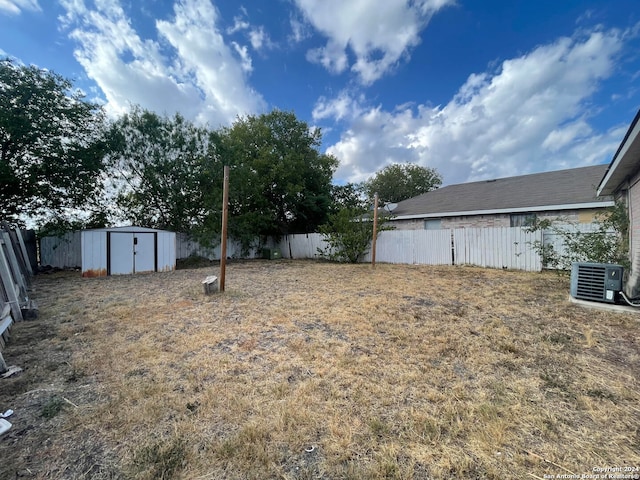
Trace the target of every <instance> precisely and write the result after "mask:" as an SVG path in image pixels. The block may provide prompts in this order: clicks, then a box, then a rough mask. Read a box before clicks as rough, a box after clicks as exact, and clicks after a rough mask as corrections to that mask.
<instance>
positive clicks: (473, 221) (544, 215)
mask: <svg viewBox="0 0 640 480" xmlns="http://www.w3.org/2000/svg"><path fill="white" fill-rule="evenodd" d="M600 211H602V209H601V208H600V209H597V208H591V209H582V210H556V211H550V212H536V215H537V216H538V218H539V219H541V220H542V219H550V220H561V221H562V222H563V223H592V222H593V221H594V220H595V219H596V216H597V214H598V212H600ZM638 212H639V213H640V206H639V207H638ZM424 220H425V219H422V218H417V219H410V220H393V221H392V222H391V225H393V226H394V227H396V229H397V230H423V229H424ZM510 226H511V215H509V214H508V213H500V214H494V215H466V216H458V217H443V218H442V228H494V227H510ZM639 235H640V233H639Z"/></svg>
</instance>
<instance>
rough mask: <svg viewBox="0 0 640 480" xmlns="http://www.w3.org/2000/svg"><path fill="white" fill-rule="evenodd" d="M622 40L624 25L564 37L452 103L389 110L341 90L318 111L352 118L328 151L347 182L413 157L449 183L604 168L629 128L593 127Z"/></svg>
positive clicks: (467, 88)
mask: <svg viewBox="0 0 640 480" xmlns="http://www.w3.org/2000/svg"><path fill="white" fill-rule="evenodd" d="M623 38H624V32H620V31H617V30H610V31H592V32H590V33H588V34H586V35H583V36H579V37H576V38H572V39H570V38H561V39H559V40H558V41H556V42H554V43H552V44H549V45H543V46H540V47H538V48H536V49H534V50H533V51H531V52H529V53H528V54H525V55H523V56H521V57H518V58H514V59H510V60H506V61H504V62H503V63H502V65H501V66H500V68H499V70H498V71H495V72H485V73H480V74H473V75H470V76H469V78H468V79H467V81H466V82H465V84H464V85H462V86H461V87H460V88H459V90H458V93H457V94H456V95H455V97H454V98H453V99H452V100H451V101H449V102H448V103H447V104H446V105H444V106H436V107H431V106H426V105H418V106H416V107H412V106H411V105H403V106H399V107H397V108H396V109H395V110H394V111H392V112H388V111H384V110H382V109H381V108H380V107H371V106H366V105H365V102H364V100H363V99H362V98H360V99H354V98H351V97H350V96H349V95H348V94H345V93H343V94H341V95H340V96H338V97H337V98H336V99H334V100H327V99H325V98H321V99H320V100H319V101H318V103H317V105H316V109H315V110H314V115H315V117H316V119H327V118H335V119H346V120H347V121H348V122H349V128H348V129H347V130H346V131H345V132H344V133H343V134H342V136H341V138H340V140H339V141H338V142H337V143H336V144H335V145H332V146H330V147H329V148H328V152H329V153H332V154H334V155H336V157H337V158H338V159H339V160H341V166H340V168H339V170H338V172H337V177H338V178H340V179H343V180H350V181H360V180H364V179H366V178H367V177H369V176H370V175H372V174H373V173H374V172H375V171H376V170H378V169H380V168H382V167H384V166H385V165H386V164H388V163H395V162H407V161H410V162H415V163H419V164H421V165H425V166H430V167H435V168H436V169H437V170H438V171H439V172H440V173H442V174H443V176H444V181H445V183H447V184H450V183H459V182H464V181H470V180H479V179H487V178H497V177H504V176H511V175H518V174H525V173H530V172H534V171H546V170H557V169H561V168H572V167H577V166H581V165H591V164H598V163H602V162H605V161H607V160H609V159H610V157H611V155H612V154H613V153H614V152H615V149H616V147H617V145H618V143H619V141H620V138H621V133H620V129H613V130H611V131H608V132H605V133H601V134H597V133H594V131H593V129H592V128H591V127H590V125H589V123H588V120H589V116H590V114H591V112H590V111H589V106H588V99H589V97H590V96H591V95H592V94H594V93H595V92H596V90H597V89H598V85H599V82H601V81H602V80H603V79H605V78H607V77H609V76H611V75H612V74H613V71H614V68H615V62H616V58H617V54H618V53H619V52H620V50H621V48H622V46H623Z"/></svg>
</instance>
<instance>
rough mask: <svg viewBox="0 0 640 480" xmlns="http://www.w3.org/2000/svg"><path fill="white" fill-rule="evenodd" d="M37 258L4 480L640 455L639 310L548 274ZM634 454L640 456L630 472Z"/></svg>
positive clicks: (545, 468) (522, 471) (341, 471)
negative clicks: (169, 266)
mask: <svg viewBox="0 0 640 480" xmlns="http://www.w3.org/2000/svg"><path fill="white" fill-rule="evenodd" d="M211 273H215V272H213V270H212V269H210V268H209V269H193V270H179V271H175V272H171V273H159V274H151V275H140V276H131V277H109V278H99V279H83V278H80V276H79V274H77V273H73V274H70V273H61V274H54V275H50V276H42V277H39V278H37V281H36V282H35V285H36V292H35V295H34V296H35V297H36V298H37V299H38V300H39V303H40V312H41V314H40V318H39V319H38V320H36V321H29V322H24V323H21V324H17V325H16V326H15V328H14V330H13V339H12V342H11V343H10V345H9V346H8V348H7V350H6V351H5V358H6V360H7V362H8V363H10V364H18V365H20V366H22V367H23V368H24V369H25V371H24V372H23V373H22V374H21V375H18V376H14V377H11V378H9V379H6V380H0V410H3V409H7V408H13V409H14V410H15V411H16V413H15V414H14V416H13V417H11V421H12V422H13V423H14V427H13V428H12V429H11V430H10V431H9V432H8V433H6V434H5V435H3V436H2V437H0V478H15V477H16V475H18V476H22V477H25V478H48V479H51V478H53V479H68V478H71V479H73V478H96V479H112V478H113V479H116V478H140V479H156V478H164V479H169V478H178V479H218V478H230V479H264V478H279V479H381V478H393V479H411V478H415V479H432V478H433V479H446V478H479V479H480V478H483V479H484V478H487V479H504V478H525V477H528V478H542V477H543V476H544V475H545V474H547V475H550V474H555V475H557V474H562V473H568V472H573V473H575V474H578V475H582V474H588V473H592V469H593V468H594V467H617V466H629V467H638V466H640V449H639V445H640V433H639V432H640V430H639V425H640V423H639V422H638V418H639V416H640V394H639V391H640V378H639V375H640V346H639V343H638V328H639V326H640V324H639V322H638V319H637V317H636V316H635V315H630V314H618V313H607V312H600V311H594V310H585V309H582V308H580V307H578V306H576V305H573V304H570V303H569V302H568V301H567V292H568V280H567V279H566V278H559V277H557V276H555V275H554V274H527V273H522V272H511V271H497V270H483V269H478V268H466V267H465V268H461V267H423V266H400V265H378V266H377V268H376V269H375V270H372V269H371V268H370V266H368V265H357V266H353V265H335V264H329V263H315V262H298V261H276V262H268V261H255V262H246V263H232V264H231V265H229V266H228V268H227V274H228V277H227V292H226V293H225V294H222V295H213V296H209V297H205V296H204V295H203V294H202V286H201V284H200V282H201V280H203V279H204V277H205V276H206V275H207V274H211ZM637 473H640V472H637Z"/></svg>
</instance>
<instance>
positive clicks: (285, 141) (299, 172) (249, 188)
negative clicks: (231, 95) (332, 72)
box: [206, 110, 338, 246]
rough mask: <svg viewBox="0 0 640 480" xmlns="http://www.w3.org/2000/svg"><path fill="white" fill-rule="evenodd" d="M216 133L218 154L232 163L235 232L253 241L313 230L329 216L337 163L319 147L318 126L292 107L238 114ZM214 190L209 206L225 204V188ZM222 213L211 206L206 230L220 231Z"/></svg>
mask: <svg viewBox="0 0 640 480" xmlns="http://www.w3.org/2000/svg"><path fill="white" fill-rule="evenodd" d="M215 135H216V136H217V138H218V139H219V150H218V154H219V158H221V159H223V160H222V163H224V164H225V165H229V166H230V175H229V177H230V180H229V184H230V185H229V233H230V235H231V236H232V237H234V238H235V239H237V240H240V241H241V242H242V243H243V244H244V245H245V246H249V244H250V243H251V241H252V240H255V238H256V237H259V236H267V235H272V236H276V237H278V236H280V235H284V234H288V233H308V232H313V231H315V230H316V229H317V227H318V226H319V225H321V224H323V223H324V222H325V221H326V220H327V214H328V210H329V207H330V205H331V179H332V177H333V172H334V170H335V169H336V167H337V163H338V162H337V160H336V159H335V158H334V157H332V156H331V155H325V154H321V153H320V152H319V148H320V143H321V139H322V136H321V133H320V130H318V129H313V130H312V129H310V128H309V126H308V125H307V124H306V123H305V122H302V121H300V120H298V119H297V118H296V116H295V115H294V114H293V113H291V112H282V111H279V110H274V111H272V112H270V113H268V114H262V115H259V116H253V115H251V116H248V117H245V118H238V119H237V120H236V122H235V123H234V124H233V125H232V126H231V127H230V128H225V129H223V130H221V131H220V132H216V134H215ZM221 173H222V167H220V174H221ZM219 185H220V186H222V177H221V176H220V180H219ZM210 193H211V194H212V195H210V196H208V197H207V198H208V201H207V205H218V206H220V207H221V203H220V199H221V193H220V192H219V191H216V190H215V189H211V190H210ZM219 212H220V210H219V209H216V210H215V211H212V215H210V217H209V219H208V221H207V227H208V228H206V230H208V231H211V232H215V233H217V232H218V231H219V230H218V229H219V226H220V221H219V220H220V213H219Z"/></svg>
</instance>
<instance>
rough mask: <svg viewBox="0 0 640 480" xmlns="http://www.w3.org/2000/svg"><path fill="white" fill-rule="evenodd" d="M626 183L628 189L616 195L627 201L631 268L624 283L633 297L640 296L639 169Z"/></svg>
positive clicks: (626, 290)
mask: <svg viewBox="0 0 640 480" xmlns="http://www.w3.org/2000/svg"><path fill="white" fill-rule="evenodd" d="M628 185H629V187H628V190H622V191H621V192H619V194H618V197H619V198H620V199H623V200H625V201H626V202H627V209H628V213H629V261H630V262H631V269H630V272H629V276H628V278H627V281H626V283H625V293H626V294H627V295H628V296H629V297H631V298H634V297H638V296H640V170H638V171H637V172H636V173H635V175H634V176H633V177H632V178H631V180H630V181H629V183H628Z"/></svg>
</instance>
